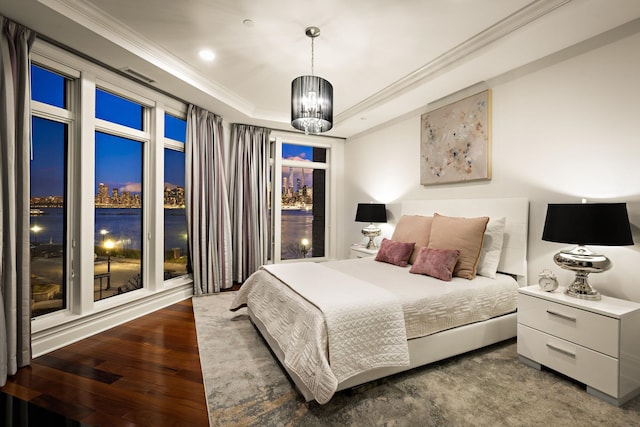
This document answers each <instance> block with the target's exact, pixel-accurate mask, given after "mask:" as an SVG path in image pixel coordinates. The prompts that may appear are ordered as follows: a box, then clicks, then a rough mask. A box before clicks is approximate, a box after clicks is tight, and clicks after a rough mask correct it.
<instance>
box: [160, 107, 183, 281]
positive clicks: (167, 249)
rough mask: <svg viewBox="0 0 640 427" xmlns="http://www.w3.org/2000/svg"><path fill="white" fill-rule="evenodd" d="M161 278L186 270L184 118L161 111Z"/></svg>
mask: <svg viewBox="0 0 640 427" xmlns="http://www.w3.org/2000/svg"><path fill="white" fill-rule="evenodd" d="M164 123H165V128H164V136H165V148H164V278H165V280H167V279H172V278H174V277H178V276H183V275H185V274H187V273H188V264H189V262H188V261H189V260H188V250H187V216H186V209H185V199H184V184H185V156H184V144H185V141H186V139H187V121H186V120H184V119H179V118H177V117H174V116H172V115H170V114H165V121H164Z"/></svg>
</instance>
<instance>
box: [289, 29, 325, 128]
mask: <svg viewBox="0 0 640 427" xmlns="http://www.w3.org/2000/svg"><path fill="white" fill-rule="evenodd" d="M305 34H306V35H307V37H309V38H311V75H310V76H300V77H296V78H295V79H294V80H293V81H292V82H291V126H293V127H294V128H296V129H298V130H302V131H304V133H305V134H307V135H308V134H319V133H321V132H326V131H328V130H330V129H331V128H332V127H333V86H331V83H329V82H328V81H327V80H325V79H323V78H322V77H318V76H314V75H313V61H314V50H313V40H314V39H315V38H316V37H318V36H319V35H320V29H319V28H318V27H307V28H306V29H305Z"/></svg>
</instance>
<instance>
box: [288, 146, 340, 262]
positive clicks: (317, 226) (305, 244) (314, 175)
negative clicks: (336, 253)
mask: <svg viewBox="0 0 640 427" xmlns="http://www.w3.org/2000/svg"><path fill="white" fill-rule="evenodd" d="M327 153H328V149H327V148H326V147H317V146H313V145H299V144H291V143H282V144H281V159H282V160H281V168H280V180H279V181H280V182H281V187H280V189H279V190H280V191H278V192H277V193H278V194H279V195H280V208H281V209H280V215H279V218H280V219H279V227H278V228H279V230H280V233H279V235H280V239H279V240H276V241H279V246H280V248H279V249H280V250H279V253H280V259H281V260H292V259H300V258H322V257H325V255H326V239H325V234H326V210H327V205H326V191H327V179H326V169H327Z"/></svg>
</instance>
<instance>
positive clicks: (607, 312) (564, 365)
mask: <svg viewBox="0 0 640 427" xmlns="http://www.w3.org/2000/svg"><path fill="white" fill-rule="evenodd" d="M518 355H519V356H520V360H521V361H522V362H524V363H526V364H527V365H529V366H533V367H534V368H536V369H540V367H541V365H542V366H546V367H548V368H551V369H553V370H555V371H557V372H560V373H562V374H564V375H567V376H569V377H571V378H574V379H575V380H577V381H579V382H581V383H584V384H585V385H586V386H587V392H588V393H590V394H592V395H594V396H597V397H599V398H601V399H604V400H606V401H608V402H610V403H612V404H614V405H622V404H623V403H625V402H627V401H628V400H630V399H632V398H633V397H635V396H637V395H638V394H640V304H638V303H635V302H631V301H625V300H621V299H617V298H611V297H606V296H603V297H602V300H600V301H590V300H584V299H579V298H574V297H570V296H567V295H565V294H564V288H559V289H558V290H556V291H555V292H545V291H542V290H540V288H539V287H538V286H529V287H526V288H520V290H519V294H518Z"/></svg>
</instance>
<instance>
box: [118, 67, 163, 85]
mask: <svg viewBox="0 0 640 427" xmlns="http://www.w3.org/2000/svg"><path fill="white" fill-rule="evenodd" d="M120 71H122V72H125V73H127V74H129V75H130V76H132V77H134V78H136V79H138V80H142V81H143V82H145V83H155V80H153V79H152V78H151V77H147V76H145V75H144V74H142V73H139V72H137V71H136V70H134V69H132V68H129V67H125V68H122V69H121V70H120Z"/></svg>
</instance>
